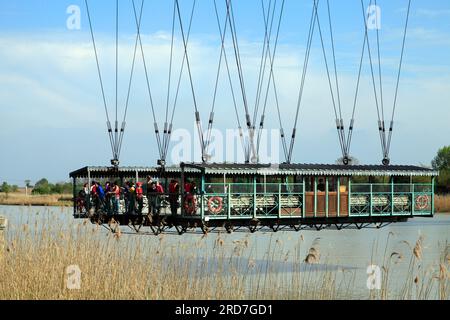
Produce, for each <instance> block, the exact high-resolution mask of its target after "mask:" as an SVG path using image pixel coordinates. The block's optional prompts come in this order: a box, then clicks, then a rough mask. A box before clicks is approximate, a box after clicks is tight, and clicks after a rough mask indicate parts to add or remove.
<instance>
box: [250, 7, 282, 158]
mask: <svg viewBox="0 0 450 320" xmlns="http://www.w3.org/2000/svg"><path fill="white" fill-rule="evenodd" d="M284 5H285V0H283V1H282V4H281V9H280V16H279V20H278V28H277V35H276V38H275V44H274V49H273V53H272V55H271V54H270V43H269V44H268V48H267V49H268V52H269V61H270V74H269V82H268V84H267V90H266V96H265V102H264V109H263V114H262V117H261V123H260V131H259V133H258V143H257V146H258V149H257V150H258V153H259V148H260V141H261V134H262V130H263V129H264V120H265V114H266V109H267V103H268V96H269V90H270V85H271V84H273V88H274V92H275V100H276V101H275V102H276V106H277V111H278V119H279V122H280V130H281V140H282V145H283V148H284V153H285V157H286V158H287V146H286V140H285V139H284V137H283V136H284V133H283V132H284V130H283V124H282V121H281V112H280V105H279V100H278V93H277V89H276V82H275V75H274V70H273V67H274V62H275V56H276V52H277V47H278V40H279V35H280V28H281V20H282V18H283V12H284ZM273 15H275V12H274V14H273ZM265 21H266V20H265ZM286 160H287V159H286Z"/></svg>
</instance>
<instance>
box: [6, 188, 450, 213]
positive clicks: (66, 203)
mask: <svg viewBox="0 0 450 320" xmlns="http://www.w3.org/2000/svg"><path fill="white" fill-rule="evenodd" d="M72 199H73V196H72V195H71V194H62V195H60V194H57V195H56V194H55V195H26V194H24V193H22V192H17V193H9V194H6V193H0V205H5V206H42V207H71V206H73V202H72ZM435 208H436V213H450V194H445V195H436V201H435Z"/></svg>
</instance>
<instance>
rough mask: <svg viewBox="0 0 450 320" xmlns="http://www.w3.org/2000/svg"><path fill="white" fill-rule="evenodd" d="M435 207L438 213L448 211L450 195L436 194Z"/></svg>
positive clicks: (449, 210)
mask: <svg viewBox="0 0 450 320" xmlns="http://www.w3.org/2000/svg"><path fill="white" fill-rule="evenodd" d="M435 207H436V212H438V213H450V195H448V194H446V195H437V196H436V202H435Z"/></svg>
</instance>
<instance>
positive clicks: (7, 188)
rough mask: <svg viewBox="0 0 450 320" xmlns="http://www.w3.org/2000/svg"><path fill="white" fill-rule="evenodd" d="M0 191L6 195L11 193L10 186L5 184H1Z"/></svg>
mask: <svg viewBox="0 0 450 320" xmlns="http://www.w3.org/2000/svg"><path fill="white" fill-rule="evenodd" d="M1 191H2V192H3V193H6V194H8V193H10V192H11V191H12V190H11V186H10V185H9V184H8V183H7V182H3V184H2V187H1Z"/></svg>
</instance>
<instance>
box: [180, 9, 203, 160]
mask: <svg viewBox="0 0 450 320" xmlns="http://www.w3.org/2000/svg"><path fill="white" fill-rule="evenodd" d="M175 2H176V6H177V12H178V19H179V23H180V29H181V35H182V38H183V44H184V52H185V55H186V65H187V68H188V74H189V82H190V85H191V92H192V98H193V102H194V109H195V121H196V123H197V130H198V135H199V139H200V146H201V148H202V161H203V162H205V161H206V159H205V138H204V135H203V129H202V123H201V118H200V112H199V110H198V105H197V98H196V95H195V89H194V81H193V78H192V72H191V65H190V62H189V55H188V53H187V42H186V37H185V34H184V28H183V21H182V19H181V11H180V5H179V3H178V0H175Z"/></svg>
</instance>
